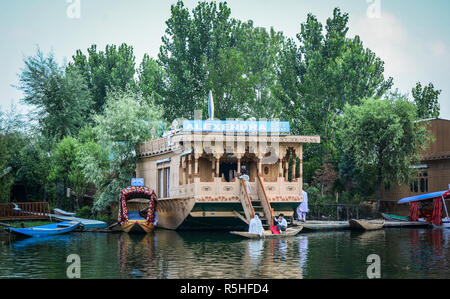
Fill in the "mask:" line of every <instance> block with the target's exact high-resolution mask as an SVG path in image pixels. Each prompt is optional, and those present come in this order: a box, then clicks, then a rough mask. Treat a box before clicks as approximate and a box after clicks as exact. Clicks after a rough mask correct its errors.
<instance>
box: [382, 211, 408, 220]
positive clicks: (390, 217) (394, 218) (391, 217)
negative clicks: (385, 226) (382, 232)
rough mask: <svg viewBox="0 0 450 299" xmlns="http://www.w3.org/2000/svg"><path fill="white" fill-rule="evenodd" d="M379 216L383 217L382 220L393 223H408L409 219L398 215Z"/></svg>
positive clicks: (384, 214)
mask: <svg viewBox="0 0 450 299" xmlns="http://www.w3.org/2000/svg"><path fill="white" fill-rule="evenodd" d="M381 216H383V218H384V219H386V220H387V221H395V222H407V221H409V218H408V217H406V216H399V215H394V214H387V213H381Z"/></svg>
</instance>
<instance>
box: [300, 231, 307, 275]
mask: <svg viewBox="0 0 450 299" xmlns="http://www.w3.org/2000/svg"><path fill="white" fill-rule="evenodd" d="M298 256H299V258H298V259H299V265H298V266H299V268H300V269H301V270H302V271H304V270H305V268H306V262H307V261H308V237H307V236H304V235H301V236H299V237H298Z"/></svg>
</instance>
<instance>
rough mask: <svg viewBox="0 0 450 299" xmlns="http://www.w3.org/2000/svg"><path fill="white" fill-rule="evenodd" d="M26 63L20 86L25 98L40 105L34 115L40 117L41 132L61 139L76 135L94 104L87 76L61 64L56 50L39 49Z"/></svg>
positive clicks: (33, 104) (36, 117)
mask: <svg viewBox="0 0 450 299" xmlns="http://www.w3.org/2000/svg"><path fill="white" fill-rule="evenodd" d="M24 63H25V68H24V69H22V73H21V74H20V75H19V81H20V86H19V87H18V88H19V89H20V90H22V91H23V93H24V98H23V99H22V101H23V102H24V103H25V104H28V105H32V106H35V107H36V108H37V111H35V113H34V114H33V115H32V117H33V119H35V120H37V121H38V123H39V126H40V129H41V132H42V133H43V134H44V136H46V137H48V138H56V139H57V140H61V139H62V138H63V137H64V136H66V135H70V136H76V134H77V133H78V130H79V129H80V128H81V127H82V126H83V125H84V124H85V123H86V122H87V121H89V118H90V110H91V107H92V106H91V104H92V98H91V94H90V92H89V89H88V87H87V84H86V82H85V80H84V79H83V76H82V75H81V74H80V72H79V71H78V70H76V69H71V68H68V69H66V68H65V67H64V66H60V65H58V63H57V62H56V61H55V58H54V56H53V54H49V55H48V56H44V54H43V53H42V52H41V51H40V50H39V49H38V50H37V54H36V56H30V57H27V58H26V59H25V60H24Z"/></svg>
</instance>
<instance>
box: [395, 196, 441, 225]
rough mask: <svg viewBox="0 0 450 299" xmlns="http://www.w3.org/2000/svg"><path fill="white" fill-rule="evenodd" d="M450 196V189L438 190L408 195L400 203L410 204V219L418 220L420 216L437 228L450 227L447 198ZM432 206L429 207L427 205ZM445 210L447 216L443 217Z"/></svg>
mask: <svg viewBox="0 0 450 299" xmlns="http://www.w3.org/2000/svg"><path fill="white" fill-rule="evenodd" d="M448 198H450V190H446V191H438V192H432V193H427V194H421V195H417V196H411V197H406V198H403V199H401V200H399V201H398V203H399V204H406V203H409V204H410V212H409V220H410V221H418V220H419V217H421V218H423V219H425V220H426V221H428V222H431V223H432V224H433V227H435V228H450V217H449V215H448V209H447V205H446V202H445V199H448ZM431 203H432V208H430V209H428V210H427V208H426V206H427V205H428V206H430V205H431ZM443 210H444V211H445V217H443V215H442V214H443Z"/></svg>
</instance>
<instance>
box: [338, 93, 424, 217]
mask: <svg viewBox="0 0 450 299" xmlns="http://www.w3.org/2000/svg"><path fill="white" fill-rule="evenodd" d="M415 119H416V108H415V106H414V105H413V104H412V103H410V102H408V101H406V100H404V99H384V100H380V99H366V100H364V101H363V102H362V105H360V106H359V105H350V104H346V105H345V107H344V110H343V117H342V118H340V119H339V121H338V124H337V125H338V127H337V130H338V138H339V140H340V141H339V143H340V144H341V146H342V151H343V154H344V155H351V156H353V157H354V162H355V166H356V167H357V168H358V170H359V171H360V173H361V174H362V175H370V174H375V177H376V182H377V206H376V212H375V213H376V214H377V213H378V212H379V208H380V201H381V185H382V183H398V184H400V183H402V182H406V181H408V179H409V178H410V177H411V175H412V172H413V170H412V169H411V168H410V166H411V165H413V164H414V163H416V162H417V161H419V160H420V151H421V150H423V149H425V146H426V144H427V142H428V140H429V137H428V136H429V133H428V131H427V129H426V128H425V127H424V126H422V125H420V124H416V123H415V122H414V120H415Z"/></svg>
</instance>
